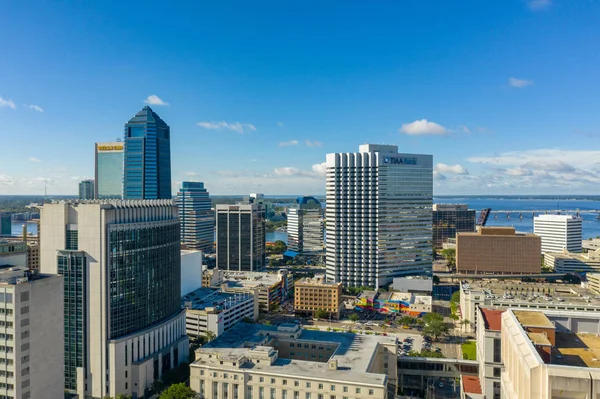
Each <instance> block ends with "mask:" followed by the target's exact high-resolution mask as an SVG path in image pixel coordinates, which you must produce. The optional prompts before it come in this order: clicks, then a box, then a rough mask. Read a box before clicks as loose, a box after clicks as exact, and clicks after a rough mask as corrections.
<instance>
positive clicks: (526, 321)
mask: <svg viewBox="0 0 600 399" xmlns="http://www.w3.org/2000/svg"><path fill="white" fill-rule="evenodd" d="M513 313H514V315H515V317H516V318H517V320H518V321H519V323H521V325H522V326H523V327H541V328H552V329H554V328H555V327H554V324H553V323H552V322H551V321H550V319H548V317H546V315H545V314H544V313H543V312H540V311H531V310H514V309H513Z"/></svg>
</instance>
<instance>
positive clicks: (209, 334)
mask: <svg viewBox="0 0 600 399" xmlns="http://www.w3.org/2000/svg"><path fill="white" fill-rule="evenodd" d="M204 335H205V336H206V341H207V342H210V341H212V340H213V339H215V338H217V336H216V335H215V333H214V332H212V331H210V330H206V334H204Z"/></svg>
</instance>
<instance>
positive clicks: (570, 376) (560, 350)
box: [501, 309, 600, 399]
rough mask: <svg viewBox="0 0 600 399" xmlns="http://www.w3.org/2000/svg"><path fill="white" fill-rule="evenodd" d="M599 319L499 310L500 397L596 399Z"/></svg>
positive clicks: (584, 315)
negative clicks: (501, 369)
mask: <svg viewBox="0 0 600 399" xmlns="http://www.w3.org/2000/svg"><path fill="white" fill-rule="evenodd" d="M599 334H600V318H598V316H597V315H594V314H589V313H587V312H568V313H566V312H565V313H562V312H552V311H531V310H515V309H509V310H507V311H506V312H504V313H503V314H502V333H501V340H502V360H503V363H504V370H503V371H502V373H501V390H502V396H501V398H503V399H521V398H532V399H533V398H535V399H562V398H590V399H591V398H597V397H598V396H599V395H600V361H599V360H598V359H599V358H600V355H599V354H600V338H599V337H598V336H599Z"/></svg>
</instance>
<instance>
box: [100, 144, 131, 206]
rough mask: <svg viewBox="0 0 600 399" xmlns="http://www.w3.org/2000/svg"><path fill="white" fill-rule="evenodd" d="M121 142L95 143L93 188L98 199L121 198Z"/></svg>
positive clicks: (122, 148)
mask: <svg viewBox="0 0 600 399" xmlns="http://www.w3.org/2000/svg"><path fill="white" fill-rule="evenodd" d="M124 148H125V144H124V143H123V142H121V141H115V142H109V143H96V145H95V149H94V153H95V157H94V160H95V180H94V182H95V186H94V189H95V190H94V191H95V194H96V198H98V199H111V198H112V199H116V198H121V197H122V196H123V152H124V151H123V150H124Z"/></svg>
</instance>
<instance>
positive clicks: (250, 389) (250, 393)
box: [247, 385, 252, 398]
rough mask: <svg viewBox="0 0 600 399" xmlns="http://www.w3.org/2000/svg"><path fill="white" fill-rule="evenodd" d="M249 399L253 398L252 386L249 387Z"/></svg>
mask: <svg viewBox="0 0 600 399" xmlns="http://www.w3.org/2000/svg"><path fill="white" fill-rule="evenodd" d="M247 391H248V397H249V398H251V397H252V385H248V389H247Z"/></svg>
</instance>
